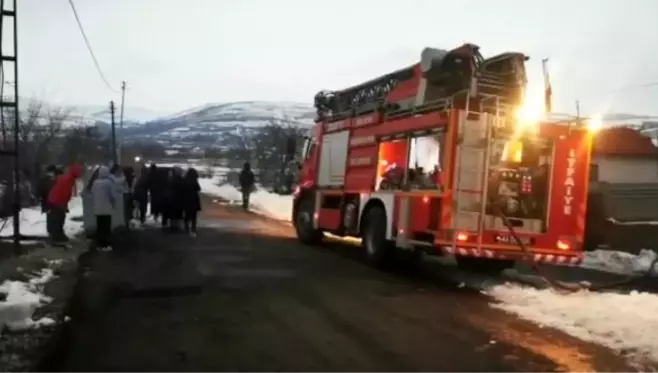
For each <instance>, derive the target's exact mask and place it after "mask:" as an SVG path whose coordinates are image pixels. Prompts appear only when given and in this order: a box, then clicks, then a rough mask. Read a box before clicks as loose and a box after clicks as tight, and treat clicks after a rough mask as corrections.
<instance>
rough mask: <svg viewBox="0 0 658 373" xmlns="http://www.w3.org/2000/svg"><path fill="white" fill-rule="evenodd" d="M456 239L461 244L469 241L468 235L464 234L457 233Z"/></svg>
mask: <svg viewBox="0 0 658 373" xmlns="http://www.w3.org/2000/svg"><path fill="white" fill-rule="evenodd" d="M455 237H456V238H457V241H461V242H464V241H468V234H466V233H464V232H459V233H457V236H455Z"/></svg>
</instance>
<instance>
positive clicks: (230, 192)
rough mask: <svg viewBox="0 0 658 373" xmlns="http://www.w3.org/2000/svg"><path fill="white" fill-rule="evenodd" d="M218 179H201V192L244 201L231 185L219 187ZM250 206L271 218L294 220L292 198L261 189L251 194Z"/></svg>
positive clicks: (229, 199) (230, 199)
mask: <svg viewBox="0 0 658 373" xmlns="http://www.w3.org/2000/svg"><path fill="white" fill-rule="evenodd" d="M218 181H219V180H218V179H217V178H215V179H199V184H200V185H201V190H202V191H203V192H204V193H206V194H209V195H211V196H215V197H220V198H224V199H226V200H228V201H240V200H242V194H241V193H240V191H239V190H238V189H237V188H235V187H234V186H232V185H230V184H223V185H217V183H218ZM249 202H250V204H251V205H252V208H253V209H254V210H255V211H256V212H260V213H262V214H264V215H267V216H269V217H271V218H274V219H277V220H283V221H290V219H291V218H292V196H289V195H288V196H282V195H279V194H274V193H269V192H266V191H264V190H262V189H259V190H257V191H255V192H254V193H252V194H251V197H250V201H249Z"/></svg>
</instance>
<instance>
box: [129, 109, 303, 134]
mask: <svg viewBox="0 0 658 373" xmlns="http://www.w3.org/2000/svg"><path fill="white" fill-rule="evenodd" d="M314 117H315V111H314V109H313V106H312V105H311V104H303V103H291V102H265V101H244V102H228V103H212V104H206V105H203V106H199V107H195V108H191V109H188V110H185V111H181V112H178V113H175V114H172V115H168V116H163V117H160V118H157V119H155V120H151V121H148V122H146V123H144V124H141V125H137V126H130V127H129V128H126V129H125V135H126V137H127V138H147V137H148V138H150V139H154V138H155V139H157V140H159V141H161V142H180V141H191V142H197V143H208V142H212V143H217V140H221V138H222V137H226V136H242V135H244V134H247V133H249V132H252V131H255V130H258V129H259V128H261V127H264V126H266V125H268V124H270V123H279V124H284V125H294V126H298V127H308V126H310V125H311V124H312V123H313V119H314Z"/></svg>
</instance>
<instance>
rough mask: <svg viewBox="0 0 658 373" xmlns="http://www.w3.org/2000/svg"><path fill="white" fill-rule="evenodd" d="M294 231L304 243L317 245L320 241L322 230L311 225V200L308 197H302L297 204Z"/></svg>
mask: <svg viewBox="0 0 658 373" xmlns="http://www.w3.org/2000/svg"><path fill="white" fill-rule="evenodd" d="M295 231H296V232H297V238H298V239H299V241H300V242H301V243H303V244H304V245H317V244H319V243H320V242H321V241H322V232H320V231H319V230H317V229H315V228H314V227H313V201H312V200H311V199H310V198H304V199H303V200H301V201H300V202H299V205H297V213H296V214H295Z"/></svg>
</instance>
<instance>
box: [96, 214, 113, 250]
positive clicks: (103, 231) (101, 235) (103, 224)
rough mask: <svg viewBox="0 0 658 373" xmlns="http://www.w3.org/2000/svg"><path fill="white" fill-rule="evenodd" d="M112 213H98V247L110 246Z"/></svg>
mask: <svg viewBox="0 0 658 373" xmlns="http://www.w3.org/2000/svg"><path fill="white" fill-rule="evenodd" d="M111 237H112V215H96V247H107V246H110V240H111Z"/></svg>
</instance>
